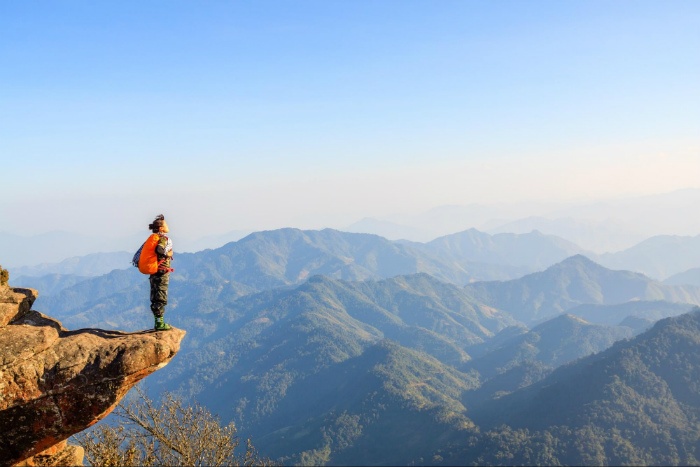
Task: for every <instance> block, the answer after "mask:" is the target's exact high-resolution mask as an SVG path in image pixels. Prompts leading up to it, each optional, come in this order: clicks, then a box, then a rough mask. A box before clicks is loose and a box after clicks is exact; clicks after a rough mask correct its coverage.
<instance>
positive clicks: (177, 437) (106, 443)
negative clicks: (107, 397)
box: [77, 389, 273, 466]
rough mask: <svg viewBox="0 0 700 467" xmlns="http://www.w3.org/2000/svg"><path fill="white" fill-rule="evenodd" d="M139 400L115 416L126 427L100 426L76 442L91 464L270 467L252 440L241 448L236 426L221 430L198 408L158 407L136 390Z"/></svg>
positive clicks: (170, 401) (167, 399) (167, 401)
mask: <svg viewBox="0 0 700 467" xmlns="http://www.w3.org/2000/svg"><path fill="white" fill-rule="evenodd" d="M137 393H138V396H139V397H138V399H137V400H135V401H133V400H132V401H130V402H125V401H122V403H121V404H119V406H117V408H116V409H115V411H114V413H113V414H114V415H115V416H116V417H118V418H119V419H120V422H121V425H120V426H117V427H114V426H109V425H101V426H99V427H98V428H97V429H95V430H93V431H92V432H89V433H87V434H83V435H80V436H78V437H77V439H78V442H79V443H80V444H81V445H82V446H83V447H84V448H85V458H86V460H87V461H88V462H89V464H90V465H103V466H118V465H140V466H156V465H172V466H185V465H186V466H258V465H259V466H266V465H273V464H272V462H271V461H270V460H269V459H266V458H262V457H260V456H259V455H258V453H257V451H256V450H255V448H254V447H253V445H252V443H251V442H250V440H247V444H246V448H245V452H243V453H241V454H236V452H235V451H236V450H237V448H238V447H239V444H240V443H239V439H238V437H237V436H236V433H237V430H236V427H235V425H234V424H233V423H230V424H228V425H227V426H225V427H222V426H221V425H220V424H219V421H218V419H217V418H216V417H215V416H213V415H212V414H211V413H210V412H209V411H208V410H207V409H206V408H204V407H202V406H200V405H199V404H196V403H195V404H193V405H185V404H184V403H183V402H182V401H181V400H180V399H178V398H176V397H174V396H173V395H171V394H167V393H166V394H165V395H164V396H163V399H162V401H161V404H160V405H159V406H156V405H155V404H154V403H153V402H152V401H151V400H150V399H149V398H148V397H146V395H145V394H143V393H142V392H140V391H139V390H138V389H137Z"/></svg>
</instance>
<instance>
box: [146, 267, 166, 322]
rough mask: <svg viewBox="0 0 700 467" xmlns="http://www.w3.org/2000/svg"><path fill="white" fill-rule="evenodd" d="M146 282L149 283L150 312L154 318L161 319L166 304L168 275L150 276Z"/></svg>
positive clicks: (162, 273)
mask: <svg viewBox="0 0 700 467" xmlns="http://www.w3.org/2000/svg"><path fill="white" fill-rule="evenodd" d="M148 281H149V282H150V283H151V311H152V312H153V316H155V317H156V318H162V317H163V314H165V305H167V304H168V284H169V283H170V273H167V272H158V273H156V274H151V276H150V277H149V278H148Z"/></svg>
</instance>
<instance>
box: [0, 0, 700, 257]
mask: <svg viewBox="0 0 700 467" xmlns="http://www.w3.org/2000/svg"><path fill="white" fill-rule="evenodd" d="M699 20H700V3H698V2H694V1H674V2H654V1H620V2H614V3H610V2H603V1H593V0H591V1H570V2H553V1H533V2H512V1H471V2H462V1H444V2H427V1H400V2H399V1H385V2H364V1H361V2H321V1H300V2H293V3H291V2H281V1H261V2H242V1H241V2H208V3H192V2H182V1H167V2H166V1H153V2H148V3H143V2H135V1H123V2H113V3H111V2H99V3H86V2H51V3H42V4H36V3H32V2H5V3H3V4H2V5H0V59H2V62H3V63H4V64H5V66H4V71H3V73H0V101H1V103H2V105H0V127H1V128H2V136H0V154H1V155H2V157H1V158H2V166H3V172H2V173H3V177H2V180H3V196H2V197H1V198H0V232H6V233H10V234H15V235H33V234H40V233H44V232H51V231H68V232H78V233H84V234H86V235H96V234H99V233H104V232H108V233H109V234H110V235H115V236H119V235H130V234H131V233H133V232H143V231H145V227H146V225H147V224H148V223H149V222H150V221H151V220H152V218H153V216H155V215H156V214H159V213H163V214H165V215H166V217H167V218H168V219H169V220H170V224H171V225H172V226H173V230H174V233H177V234H180V235H182V236H186V237H188V238H202V237H207V236H211V235H219V234H222V233H225V232H229V231H234V230H240V231H255V230H265V229H273V228H280V227H298V228H323V227H332V228H343V227H346V226H349V225H351V224H353V223H355V222H358V221H360V220H361V219H363V218H377V219H384V220H396V219H399V220H400V219H402V218H407V217H410V216H415V215H416V214H419V213H425V212H427V211H429V210H430V209H434V208H438V207H440V206H470V205H490V206H493V205H497V204H501V205H516V204H529V205H533V206H537V205H542V204H547V205H562V206H569V205H572V204H587V203H593V202H597V201H603V200H609V199H618V200H620V199H627V198H634V197H639V196H644V195H652V194H659V193H668V192H673V191H675V190H681V189H688V188H695V189H697V188H700V177H699V176H700V134H698V132H697V128H700V112H699V111H698V109H700V91H698V88H697V83H698V82H700V58H698V54H697V50H698V49H699V48H700V47H699V46H700V36H699V35H698V34H697V30H696V27H697V24H698V23H699V22H700V21H699ZM536 214H537V213H536V212H533V213H532V215H536ZM494 217H497V216H494ZM507 220H514V219H507ZM697 233H700V232H697ZM0 260H2V258H0Z"/></svg>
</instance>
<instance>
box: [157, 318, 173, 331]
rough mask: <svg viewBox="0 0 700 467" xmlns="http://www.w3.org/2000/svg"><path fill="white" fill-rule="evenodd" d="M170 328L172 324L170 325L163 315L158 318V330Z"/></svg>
mask: <svg viewBox="0 0 700 467" xmlns="http://www.w3.org/2000/svg"><path fill="white" fill-rule="evenodd" d="M168 329H172V326H170V325H169V324H168V323H166V322H165V320H163V318H162V317H160V318H156V325H155V330H156V331H167V330H168Z"/></svg>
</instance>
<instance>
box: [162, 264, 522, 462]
mask: <svg viewBox="0 0 700 467" xmlns="http://www.w3.org/2000/svg"><path fill="white" fill-rule="evenodd" d="M209 318H210V319H211V320H214V323H213V325H214V326H216V327H217V329H216V330H215V331H214V332H213V333H212V334H210V335H209V336H208V337H207V340H206V342H204V341H201V342H200V345H199V346H198V348H194V349H193V348H186V347H185V346H184V345H183V349H182V350H181V352H180V354H179V358H178V359H176V360H174V361H173V362H172V363H171V364H170V365H169V371H168V372H167V374H165V373H164V374H162V375H160V374H158V375H153V377H152V378H151V379H149V382H150V383H151V384H153V385H155V387H154V388H152V390H156V391H157V390H161V389H164V388H165V389H170V390H176V391H178V392H181V393H185V394H187V395H191V396H195V397H196V398H197V399H198V400H204V401H207V405H208V407H210V408H211V409H212V410H213V411H214V412H216V413H218V414H219V415H220V416H221V417H222V418H223V419H224V420H231V419H233V420H235V421H236V422H237V424H238V425H239V427H241V429H244V430H245V431H246V432H249V433H251V434H253V435H254V436H255V437H256V439H258V441H257V442H256V445H258V446H259V447H260V449H264V448H265V449H270V450H272V452H274V453H275V454H276V455H279V456H280V457H285V458H286V457H289V458H293V459H296V460H295V461H299V459H301V458H300V457H299V456H302V455H303V456H306V457H304V459H306V460H309V459H315V460H319V459H326V458H328V459H330V461H331V462H332V463H336V462H341V461H339V460H338V459H346V461H347V462H350V461H349V459H354V457H353V456H358V455H360V453H362V452H364V451H363V449H361V448H360V447H361V446H367V447H368V448H369V446H371V445H375V446H376V443H377V439H378V437H386V443H391V444H386V445H385V446H391V452H382V453H381V455H382V456H384V457H385V458H386V462H388V463H396V462H403V461H406V462H408V460H409V459H413V458H414V457H415V456H418V457H420V456H423V455H425V454H426V453H428V452H431V450H434V449H437V447H438V446H439V445H440V443H439V442H438V441H439V440H440V439H442V436H441V435H440V436H438V433H442V432H445V433H447V435H446V436H448V438H449V437H450V436H454V435H452V434H450V433H451V430H452V428H450V429H448V428H449V427H452V426H457V427H460V428H458V429H459V430H462V429H466V428H468V427H469V426H470V424H469V422H468V420H467V418H465V415H464V407H463V406H462V404H461V402H460V398H461V394H462V393H463V392H464V391H465V390H466V389H468V388H472V387H475V386H476V385H478V381H479V378H478V374H476V373H475V372H460V371H458V370H457V369H456V368H455V367H456V366H457V365H459V364H460V363H462V362H464V361H466V360H468V359H469V355H468V353H467V351H465V349H467V348H468V346H469V345H470V344H473V343H475V342H483V341H484V340H485V339H488V338H489V337H490V336H492V335H493V334H495V333H496V332H498V331H499V330H501V329H503V328H505V327H506V326H509V325H512V324H514V323H515V321H514V320H512V318H510V317H509V316H508V315H506V314H502V313H499V312H496V311H494V310H489V309H486V310H482V309H481V308H480V307H479V306H477V305H476V304H474V303H472V302H471V301H470V299H469V297H468V296H467V295H466V294H465V293H464V291H463V290H462V289H461V288H459V287H457V286H453V285H449V284H445V283H442V282H440V281H437V280H436V279H434V278H432V277H430V276H428V275H425V274H419V275H414V276H407V277H398V278H394V279H387V280H384V281H378V282H374V281H365V282H346V281H339V280H334V279H330V278H327V277H323V276H315V277H313V278H311V279H310V280H309V281H307V282H306V283H305V284H303V285H301V286H299V287H298V288H296V289H291V290H276V291H269V292H263V293H260V294H255V295H250V296H246V297H242V298H240V299H238V300H236V301H234V302H232V303H230V305H229V306H228V308H227V309H226V310H224V311H222V312H216V313H212V314H211V315H210V316H209ZM194 337H195V339H196V336H194ZM188 338H189V336H188ZM198 342H199V341H198ZM361 381H364V382H365V383H366V384H367V386H366V387H365V386H363V384H365V383H362V384H361V383H360V382H361ZM303 407H306V408H304V409H303V410H302V408H303ZM343 414H344V416H343V418H342V419H341V421H337V420H336V419H337V417H338V416H340V415H343ZM348 417H350V418H348ZM353 417H355V418H353ZM357 417H359V418H357ZM351 420H356V422H353V423H357V424H359V425H358V426H360V425H361V426H360V427H359V428H357V427H356V428H355V430H359V431H358V433H357V434H356V435H353V436H354V437H353V439H352V443H349V442H348V441H343V442H340V441H338V440H335V438H334V437H333V436H335V435H333V436H331V435H329V436H331V437H330V441H329V439H327V437H324V436H322V434H323V433H325V432H327V431H328V430H331V431H332V429H333V426H335V424H336V423H341V424H345V423H350V421H351ZM455 424H456V425H455ZM343 426H344V425H343ZM391 426H394V428H393V432H391V431H387V430H388V429H389V427H391ZM421 426H422V427H423V428H424V429H426V430H427V431H426V432H425V433H421V432H420V431H417V432H416V433H414V435H413V436H414V437H419V438H420V439H423V443H420V444H418V445H416V446H415V449H414V450H405V451H403V452H402V451H396V448H397V447H398V446H399V445H401V443H402V442H403V438H401V437H397V434H396V433H400V432H401V430H403V431H405V432H407V431H410V430H413V429H415V430H418V429H419V427H421ZM362 427H364V428H362ZM401 427H402V428H401ZM409 427H411V428H410V429H409ZM280 430H282V431H280ZM309 430H311V431H309ZM324 430H325V431H324ZM397 430H398V431H397ZM285 433H286V435H285V436H287V435H288V436H293V440H294V442H290V441H289V440H287V439H286V438H283V437H281V436H282V435H283V434H285ZM390 435H391V436H390ZM338 436H341V435H338ZM342 436H345V435H342ZM432 437H435V440H434V441H431V442H428V440H430V439H431V438H432ZM338 443H340V444H338ZM348 443H349V444H348ZM380 445H381V444H380ZM428 447H430V449H428ZM302 448H303V449H302ZM328 449H330V451H328ZM375 449H376V447H375ZM302 451H303V452H302ZM341 451H342V452H343V453H344V454H342V455H341V454H340V452H341ZM377 455H379V453H375V454H374V455H373V456H377ZM295 456H297V457H295ZM308 456H311V457H308ZM319 456H320V457H319ZM338 456H340V457H338ZM366 456H367V455H365V457H364V458H366V459H369V457H366ZM412 456H413V457H412ZM355 462H356V461H355Z"/></svg>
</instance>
